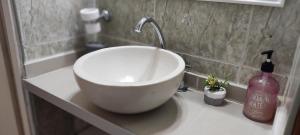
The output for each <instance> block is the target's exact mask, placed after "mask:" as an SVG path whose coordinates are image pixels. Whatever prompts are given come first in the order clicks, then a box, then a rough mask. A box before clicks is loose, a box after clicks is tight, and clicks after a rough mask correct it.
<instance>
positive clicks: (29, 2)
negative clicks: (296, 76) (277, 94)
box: [15, 0, 300, 90]
mask: <svg viewBox="0 0 300 135" xmlns="http://www.w3.org/2000/svg"><path fill="white" fill-rule="evenodd" d="M97 2H98V6H99V8H107V9H109V10H110V11H111V12H112V14H113V18H112V20H111V22H108V23H107V22H102V28H103V31H102V33H101V38H102V39H101V40H102V41H103V42H104V43H107V44H109V45H111V46H115V45H123V44H132V43H137V42H140V43H146V44H152V43H153V40H154V39H155V35H154V34H153V31H152V29H151V27H149V26H148V27H146V28H145V31H144V33H142V34H136V33H134V32H133V30H132V29H133V27H134V25H135V24H136V22H137V21H138V20H139V19H140V18H141V17H142V16H146V15H147V16H151V17H153V18H154V19H155V20H157V22H158V24H159V25H160V26H161V28H162V31H163V33H164V35H165V38H166V42H167V49H170V50H173V51H175V52H177V53H179V54H181V55H182V56H183V57H184V58H185V59H186V61H187V63H188V64H190V65H191V66H192V68H191V69H190V71H191V72H192V73H196V74H209V73H213V74H216V75H217V76H218V77H220V78H226V77H227V78H228V79H229V80H231V81H233V82H235V83H239V84H246V83H247V81H248V79H249V78H250V77H251V76H252V74H254V73H255V72H257V71H259V68H260V63H261V62H262V61H263V59H264V57H262V56H261V55H260V52H262V51H263V50H267V49H274V50H275V54H274V57H273V60H274V63H275V64H276V67H275V73H276V77H277V78H278V80H279V81H280V83H281V86H282V90H283V89H284V87H285V84H286V81H287V76H288V74H289V72H290V68H291V65H292V58H293V56H294V51H295V48H296V42H297V36H298V35H299V34H300V17H299V16H300V13H299V12H300V8H298V7H299V6H300V1H298V0H286V4H285V6H284V8H272V7H262V6H250V5H239V4H226V3H216V2H203V1H198V0H97ZM15 3H16V7H17V14H18V21H19V27H20V31H21V38H22V45H23V47H24V51H25V58H26V61H30V60H35V59H38V58H43V57H47V56H51V55H54V54H57V53H63V52H66V51H71V50H77V49H81V48H82V47H83V44H84V39H83V36H84V31H83V30H82V23H81V21H80V17H79V14H78V11H79V9H80V8H82V7H84V4H85V3H84V0H76V1H72V0H66V1H60V0H52V1H50V0H46V1H40V0H15ZM198 83H199V82H195V83H194V84H195V85H198ZM195 87H197V86H195Z"/></svg>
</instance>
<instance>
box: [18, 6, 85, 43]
mask: <svg viewBox="0 0 300 135" xmlns="http://www.w3.org/2000/svg"><path fill="white" fill-rule="evenodd" d="M15 2H16V5H17V14H18V20H19V26H20V29H21V35H22V44H23V46H31V45H38V44H44V43H49V42H53V41H59V40H62V39H65V38H69V37H74V36H78V35H82V34H83V29H82V27H81V20H80V16H79V10H80V8H82V7H83V0H15Z"/></svg>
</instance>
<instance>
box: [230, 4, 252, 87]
mask: <svg viewBox="0 0 300 135" xmlns="http://www.w3.org/2000/svg"><path fill="white" fill-rule="evenodd" d="M254 8H255V7H254V6H252V8H251V13H250V17H249V23H248V26H247V33H246V39H245V43H244V47H245V52H248V47H247V45H248V42H249V35H250V27H251V23H252V19H253V13H254ZM246 59H247V53H243V55H242V61H241V63H240V64H239V65H238V67H239V69H238V71H237V74H236V78H235V80H236V81H237V82H238V83H240V79H241V72H242V67H243V65H244V63H245V61H246Z"/></svg>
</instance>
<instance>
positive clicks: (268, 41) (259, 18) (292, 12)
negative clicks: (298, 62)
mask: <svg viewBox="0 0 300 135" xmlns="http://www.w3.org/2000/svg"><path fill="white" fill-rule="evenodd" d="M299 7H300V1H299V0H286V4H285V6H284V8H271V7H260V6H255V7H254V13H253V17H252V22H251V25H250V33H249V42H248V44H247V51H245V52H246V53H247V57H246V61H245V65H247V66H250V67H255V68H260V64H261V62H262V61H263V60H264V59H265V57H263V56H261V55H260V53H261V52H262V51H263V50H267V49H274V51H275V53H274V57H273V61H274V63H275V64H276V66H275V72H277V73H279V74H284V75H287V74H288V73H289V72H290V68H291V65H292V61H293V57H294V52H295V49H296V45H297V40H298V37H299V35H300V8H299Z"/></svg>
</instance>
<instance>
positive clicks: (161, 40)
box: [134, 17, 166, 49]
mask: <svg viewBox="0 0 300 135" xmlns="http://www.w3.org/2000/svg"><path fill="white" fill-rule="evenodd" d="M146 23H150V24H151V25H152V26H153V28H154V30H155V32H156V34H157V36H158V39H159V44H160V47H161V48H163V49H165V48H166V47H165V45H166V42H165V39H164V36H163V34H162V31H161V29H160V27H159V26H158V24H157V23H156V22H155V20H154V19H153V18H151V17H143V18H142V19H141V20H140V21H139V22H138V23H137V25H136V26H135V28H134V31H135V32H137V33H141V32H142V29H143V27H144V25H145V24H146Z"/></svg>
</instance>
